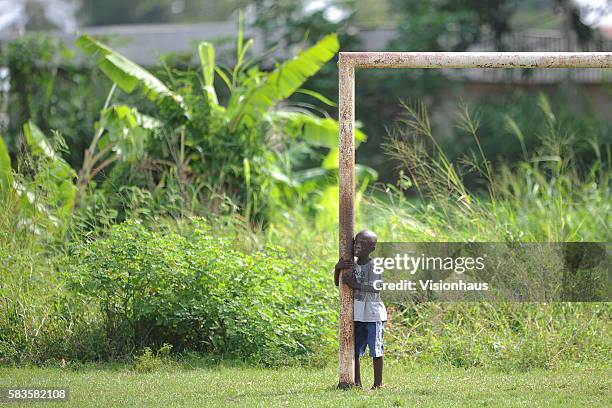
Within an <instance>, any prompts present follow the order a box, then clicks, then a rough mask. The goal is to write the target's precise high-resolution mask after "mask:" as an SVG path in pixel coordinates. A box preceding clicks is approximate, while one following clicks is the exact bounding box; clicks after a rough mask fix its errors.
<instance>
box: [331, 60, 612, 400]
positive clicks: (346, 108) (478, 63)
mask: <svg viewBox="0 0 612 408" xmlns="http://www.w3.org/2000/svg"><path fill="white" fill-rule="evenodd" d="M338 67H339V77H338V84H339V114H338V116H339V122H340V135H339V148H340V154H339V178H340V180H339V183H340V194H339V201H340V207H339V218H340V219H339V221H340V222H339V234H340V236H339V252H340V257H342V258H344V259H348V258H349V257H351V256H352V255H353V235H354V229H355V214H354V199H355V139H354V137H355V69H356V68H612V52H341V53H340V54H339V59H338ZM348 272H349V271H348V270H343V271H341V278H340V289H339V290H340V319H339V332H338V343H339V363H340V367H339V368H340V369H339V376H340V379H339V382H338V387H339V388H348V387H351V386H353V385H354V384H355V378H354V366H355V360H354V337H353V290H352V289H351V288H349V287H348V286H347V285H346V284H345V283H342V276H343V275H344V274H345V273H348Z"/></svg>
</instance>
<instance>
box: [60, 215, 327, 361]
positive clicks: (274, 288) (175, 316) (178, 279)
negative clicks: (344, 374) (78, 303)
mask: <svg viewBox="0 0 612 408" xmlns="http://www.w3.org/2000/svg"><path fill="white" fill-rule="evenodd" d="M204 225H205V224H204V223H203V222H201V221H200V220H197V219H196V220H195V221H194V222H193V224H192V226H193V227H192V228H189V229H188V230H187V232H183V233H182V234H178V233H176V232H166V233H164V232H154V231H151V230H149V229H147V228H145V227H144V226H143V225H142V224H140V223H138V222H134V221H128V222H125V223H123V224H120V225H118V226H115V227H113V228H112V229H111V231H110V232H109V234H108V235H107V236H106V237H105V238H102V239H99V240H96V241H93V242H90V243H88V244H85V245H82V246H80V247H78V248H77V250H76V253H75V255H76V262H75V261H71V263H72V264H73V265H72V266H71V268H70V273H69V282H70V286H71V287H72V289H73V290H74V291H75V292H76V293H77V294H78V296H79V297H81V298H82V299H83V301H84V302H85V303H90V304H91V305H95V306H96V307H97V308H99V311H100V312H102V316H103V321H104V325H105V328H106V332H107V336H108V340H109V346H110V347H111V350H109V352H111V353H118V354H123V353H132V352H133V350H134V349H135V348H142V347H147V346H151V347H153V348H156V346H157V347H158V346H160V345H161V344H163V343H168V344H171V345H172V346H174V348H175V349H177V350H194V351H204V352H212V353H215V354H219V355H223V356H228V357H234V358H242V359H246V360H249V361H255V362H259V363H264V364H274V363H277V362H280V361H282V360H284V359H286V358H288V357H305V356H307V355H308V354H309V352H312V351H314V350H315V349H318V348H320V347H324V346H326V345H328V344H329V342H330V341H331V339H332V337H333V332H334V328H335V324H334V320H335V314H334V313H333V312H332V307H331V305H332V302H331V296H332V295H333V294H334V293H335V292H334V291H331V290H329V283H327V282H328V280H327V279H324V276H323V274H322V273H320V272H319V271H316V270H314V269H313V268H312V267H310V266H309V265H306V264H303V263H299V262H297V261H295V260H291V259H289V258H288V257H287V256H286V255H285V253H284V251H283V250H282V249H280V248H277V247H267V248H266V249H265V250H263V251H257V252H254V253H251V254H246V253H243V252H240V251H237V250H234V249H232V248H231V246H230V245H229V243H227V242H225V241H223V240H218V239H214V238H212V237H210V235H209V234H208V230H207V228H206V227H205V226H204ZM72 259H74V258H72Z"/></svg>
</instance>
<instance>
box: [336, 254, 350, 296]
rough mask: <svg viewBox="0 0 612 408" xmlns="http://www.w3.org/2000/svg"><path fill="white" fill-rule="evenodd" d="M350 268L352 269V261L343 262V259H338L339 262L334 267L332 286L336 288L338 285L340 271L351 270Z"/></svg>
mask: <svg viewBox="0 0 612 408" xmlns="http://www.w3.org/2000/svg"><path fill="white" fill-rule="evenodd" d="M352 268H353V262H352V261H345V260H344V259H342V258H340V260H339V261H338V263H337V264H336V266H335V267H334V284H335V285H336V286H338V285H339V284H340V271H341V270H342V269H352ZM343 282H344V283H347V282H346V279H344V280H343ZM349 286H350V285H349ZM353 289H354V288H353Z"/></svg>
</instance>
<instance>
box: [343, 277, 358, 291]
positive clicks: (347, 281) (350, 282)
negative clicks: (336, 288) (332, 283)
mask: <svg viewBox="0 0 612 408" xmlns="http://www.w3.org/2000/svg"><path fill="white" fill-rule="evenodd" d="M342 282H343V283H345V284H347V285H348V287H349V288H351V289H355V288H357V281H356V280H355V278H354V277H353V276H352V275H344V276H343V277H342Z"/></svg>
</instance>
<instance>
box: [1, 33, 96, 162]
mask: <svg viewBox="0 0 612 408" xmlns="http://www.w3.org/2000/svg"><path fill="white" fill-rule="evenodd" d="M0 54H1V55H2V63H3V64H4V65H5V66H6V67H7V68H8V72H9V73H10V75H8V77H7V80H8V86H7V87H6V88H4V89H2V91H1V92H0V104H2V106H3V109H6V113H7V117H6V119H7V120H6V121H2V124H1V125H0V131H1V132H2V133H3V135H4V137H5V138H6V139H5V140H6V141H7V145H8V148H9V151H10V153H11V155H12V156H13V157H15V156H16V153H17V151H18V149H19V143H18V141H19V136H20V134H21V131H22V126H23V124H24V123H26V122H28V121H32V122H33V123H36V124H37V126H38V127H40V129H41V130H42V131H43V132H44V133H47V134H49V133H50V132H51V130H52V129H54V130H57V131H58V132H60V133H61V134H62V135H63V136H64V138H65V139H66V141H67V144H68V145H69V146H70V149H69V151H68V152H67V156H66V160H67V161H68V163H70V164H71V166H73V167H74V168H78V167H79V166H80V164H81V160H82V154H83V151H84V150H85V147H86V146H85V143H86V140H87V139H89V137H88V136H89V135H90V133H91V131H90V129H91V128H92V126H93V123H94V121H95V120H96V117H97V115H98V112H99V110H100V107H101V106H102V104H103V103H104V93H103V89H104V88H105V87H107V86H108V82H107V80H106V78H104V77H103V76H102V75H101V74H100V73H98V71H97V70H94V69H92V67H91V66H90V65H89V64H88V63H87V61H84V62H83V61H81V62H80V63H79V64H76V63H75V61H74V58H73V52H72V51H71V50H70V49H69V48H68V47H66V45H65V44H63V43H62V42H61V41H59V40H58V39H56V38H53V37H51V36H48V35H44V34H26V35H24V36H20V37H18V38H16V39H14V40H11V41H10V42H2V43H0Z"/></svg>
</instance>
